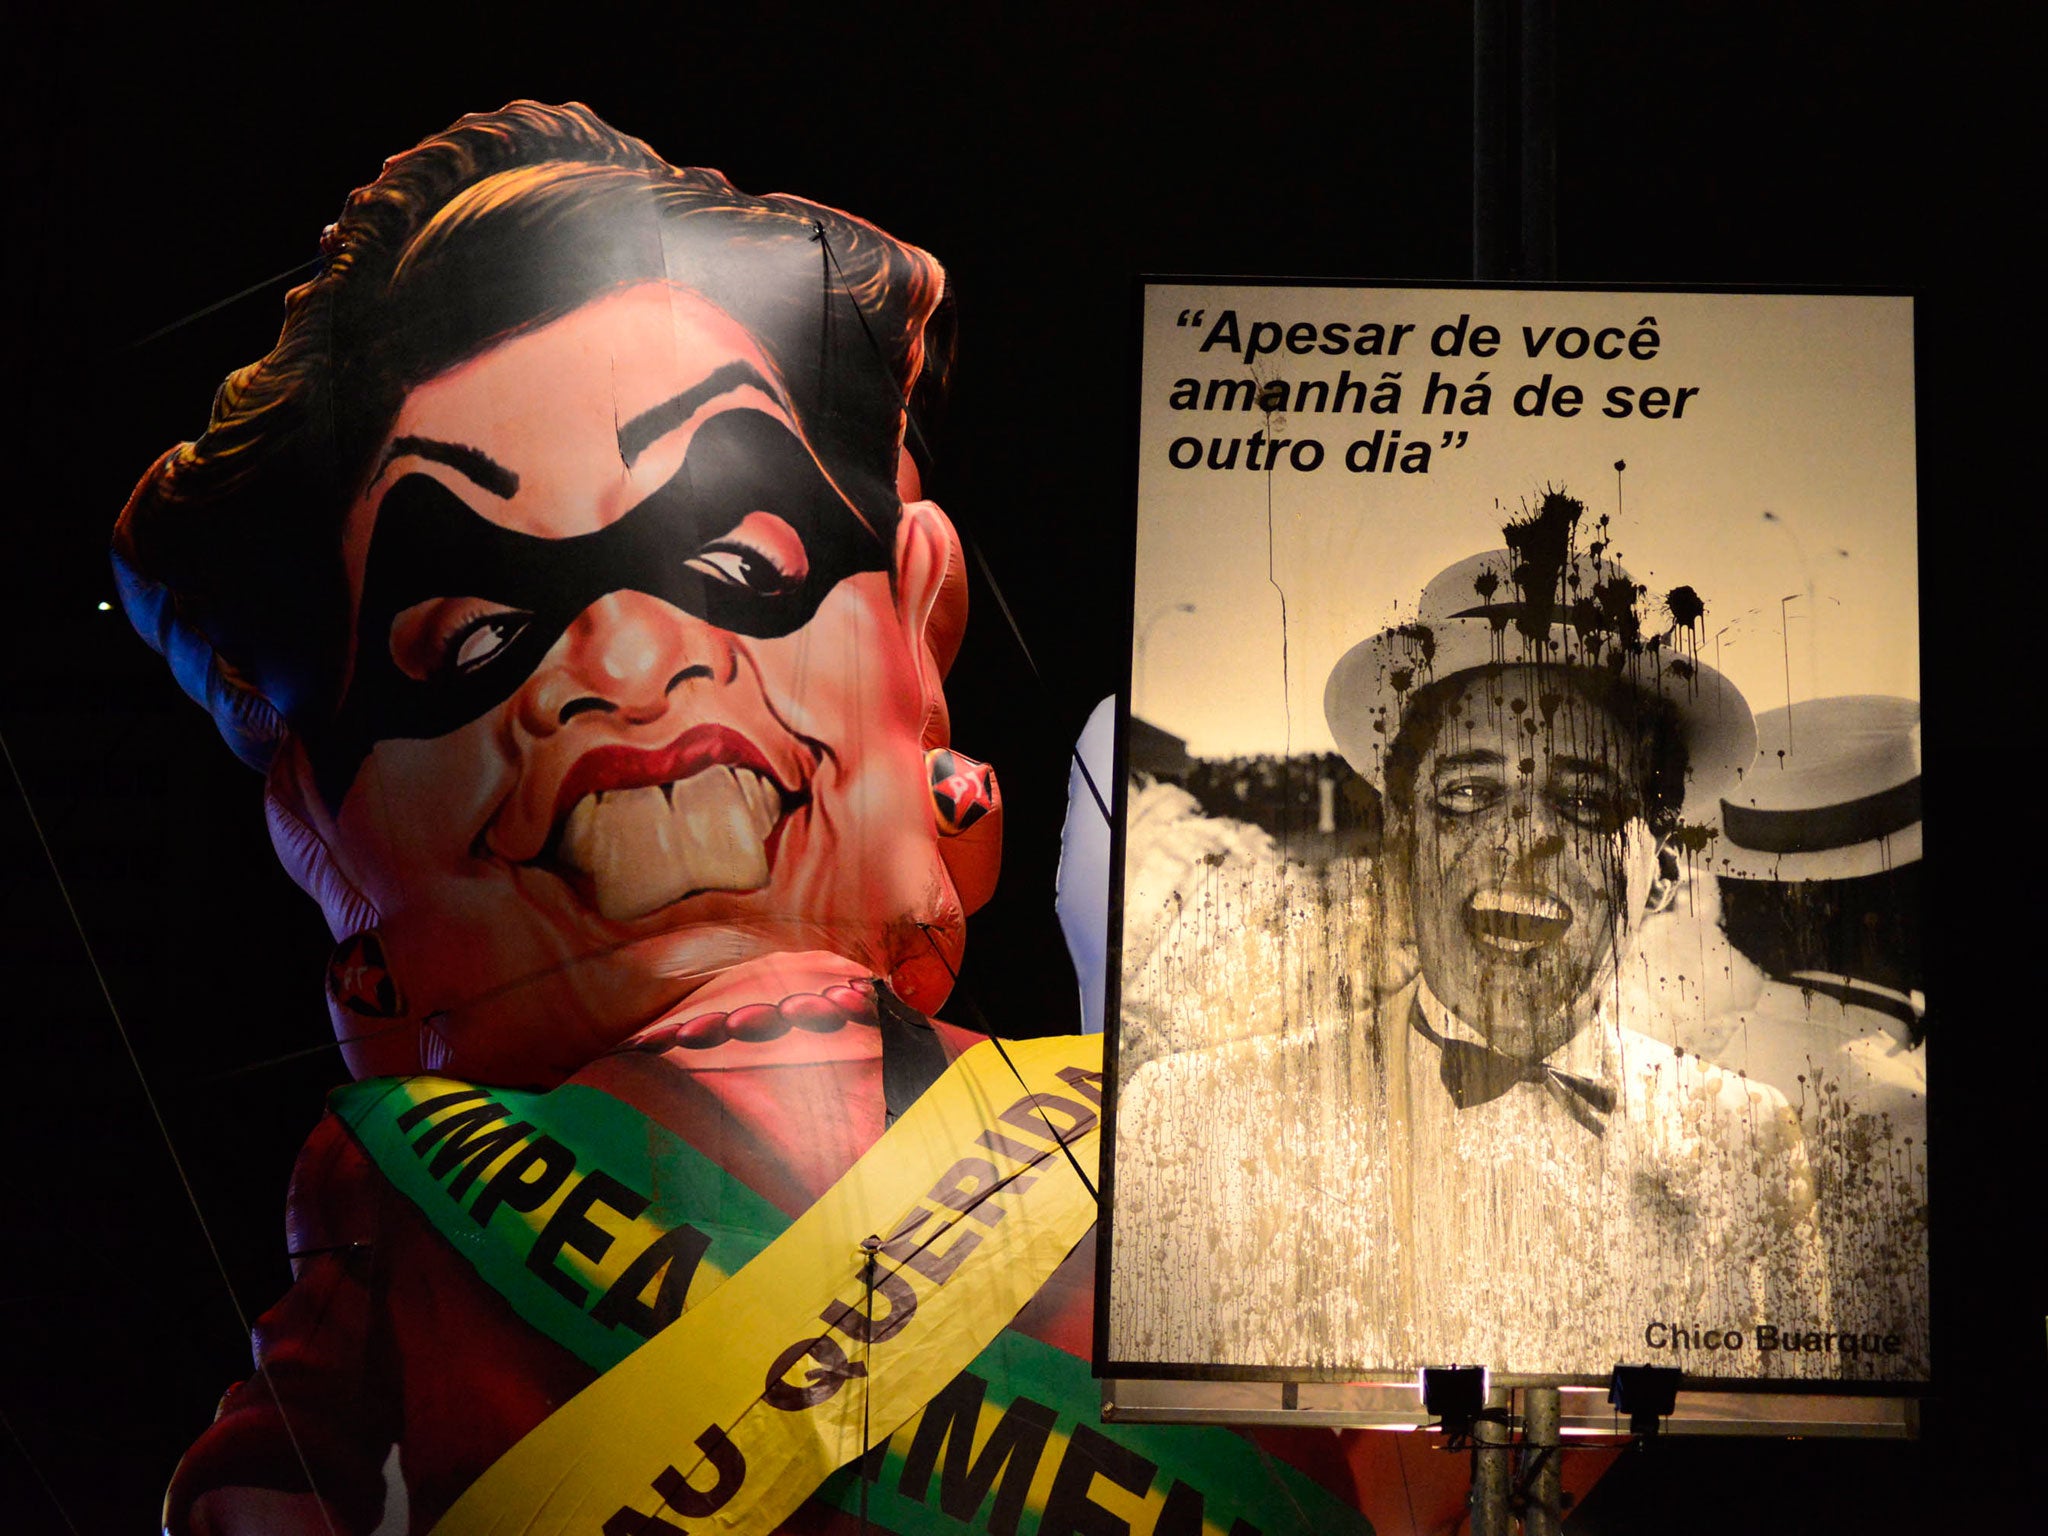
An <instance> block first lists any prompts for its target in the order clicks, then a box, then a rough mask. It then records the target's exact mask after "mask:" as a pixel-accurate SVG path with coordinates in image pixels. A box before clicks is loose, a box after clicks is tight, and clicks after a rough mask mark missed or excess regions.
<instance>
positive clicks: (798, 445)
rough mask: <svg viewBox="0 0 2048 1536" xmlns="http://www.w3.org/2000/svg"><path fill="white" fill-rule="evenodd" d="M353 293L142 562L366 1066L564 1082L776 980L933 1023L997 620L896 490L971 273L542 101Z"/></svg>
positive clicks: (432, 175) (363, 1069) (233, 431)
mask: <svg viewBox="0 0 2048 1536" xmlns="http://www.w3.org/2000/svg"><path fill="white" fill-rule="evenodd" d="M322 252H323V256H324V263H323V269H322V271H321V272H320V275H319V276H317V277H316V278H314V279H313V280H312V281H311V282H309V283H307V284H306V285H305V286H304V287H301V288H299V289H297V290H296V291H295V292H294V293H293V294H292V295H291V296H290V299H289V302H288V308H287V317H286V322H285V327H284V331H283V334H282V335H281V337H280V338H279V341H278V343H277V346H276V348H275V349H274V350H273V351H272V352H271V353H270V354H269V356H267V357H265V358H263V359H262V360H261V361H259V362H257V363H255V364H252V365H251V366H249V367H248V368H245V369H243V370H241V371H240V372H238V373H236V374H235V375H233V376H232V377H231V378H229V380H228V381H227V382H226V384H225V385H223V387H222V389H221V391H220V393H219V395H218V397H217V399H216V401H215V405H214V412H213V418H212V421H211V422H210V424H209V426H208V428H207V431H206V433H205V434H204V435H203V436H202V437H201V438H200V439H199V440H198V441H197V442H196V443H190V444H186V445H184V446H181V447H179V448H177V449H174V450H173V451H172V452H170V453H168V454H166V455H165V456H164V457H163V458H162V459H161V460H160V461H159V462H158V463H157V464H156V465H155V466H154V467H153V468H152V469H151V471H150V472H149V474H148V475H147V476H145V477H144V479H143V481H142V483H141V484H140V486H138V487H137V489H136V491H135V494H134V496H133V497H132V498H131V500H130V502H129V504H128V506H127V508H126V510H125V511H124V512H123V514H122V517H121V521H120V524H119V527H118V529H117V531H116V538H115V564H116V571H117V576H118V577H119V579H120V582H121V585H122V590H123V595H124V600H125V602H126V605H127V607H128V611H129V613H130V615H131V617H132V618H133V619H134V620H135V622H136V624H137V626H138V627H139V628H140V629H142V631H143V632H144V634H145V635H146V636H147V637H149V638H150V639H151V640H152V641H153V643H155V644H156V645H157V646H158V647H159V649H161V650H163V651H164V652H165V654H166V656H167V657H168V658H169V659H170V661H171V663H172V666H173V669H174V671H175V672H176V673H177V674H178V676H179V679H180V681H181V682H182V683H183V685H184V686H185V687H186V689H187V691H189V692H191V693H192V694H193V695H194V696H195V697H196V698H198V699H199V700H200V701H201V702H202V703H204V704H205V705H206V706H207V707H208V708H209V709H210V710H211V712H212V713H213V715H214V718H215V719H216V721H217V722H218V723H219V724H220V727H221V730H222V732H223V734H224V735H225V736H226V737H227V739H228V740H229V742H230V744H231V745H233V746H234V747H235V748H236V750H237V751H238V753H239V754H240V755H241V756H242V757H243V758H244V759H245V760H247V761H249V762H251V763H253V764H256V765H257V766H259V767H262V768H263V769H265V771H266V773H267V784H268V798H269V808H270V817H271V826H272V830H273V837H274V841H275V843H276V846H277V848H278V851H279V853H280V855H281V857H282V858H283V859H284V861H285V863H286V865H287V867H288V868H290V869H291V870H292V872H293V874H294V875H295V877H296V878H297V879H298V880H299V881H300V883H301V884H302V885H303V886H304V887H305V888H306V889H307V890H308V891H309V892H310V893H311V894H312V895H313V896H314V897H315V898H316V899H317V900H318V901H319V902H320V904H321V906H322V908H323V910H324V911H325V913H326V915H327V918H328V922H329V925H330V927H331V928H332V929H333V932H334V934H335V937H336V939H337V940H338V941H339V947H338V949H337V951H336V963H335V965H334V967H333V968H332V974H331V977H330V992H331V994H332V997H331V1002H332V1007H333V1011H334V1014H335V1022H336V1027H337V1031H338V1032H339V1034H340V1036H341V1038H342V1040H343V1042H344V1049H345V1052H346V1054H347V1058H348V1061H349V1064H350V1066H351V1069H352V1070H354V1071H355V1072H356V1073H357V1075H359V1076H362V1075H372V1074H380V1073H394V1072H410V1071H418V1070H422V1069H432V1070H438V1071H450V1072H456V1073H461V1074H464V1075H468V1076H472V1077H475V1078H479V1079H482V1080H488V1081H498V1082H508V1083H521V1082H547V1081H552V1080H555V1079H557V1078H559V1077H561V1076H563V1075H565V1074H567V1073H568V1072H570V1071H573V1070H574V1069H575V1067H577V1066H578V1065H580V1064H581V1063H583V1062H584V1061H587V1060H588V1059H589V1058H590V1057H591V1056H592V1055H594V1054H596V1053H597V1052H599V1051H601V1050H603V1049H605V1048H607V1047H609V1046H611V1045H613V1044H616V1043H617V1042H618V1041H619V1040H620V1039H622V1038H624V1037H625V1036H627V1035H628V1034H630V1033H632V1032H633V1031H634V1030H635V1029H637V1028H638V1027H640V1026H642V1025H644V1024H646V1023H648V1022H650V1021H651V1020H653V1019H654V1018H656V1017H658V1016H659V1015H660V1014H661V1013H662V1012H663V1011H664V1010H667V1009H669V1008H672V1007H673V1006H674V1005H675V1004H676V1003H677V1002H678V1001H679V1000H680V999H681V998H683V997H684V996H686V995H687V994H688V993H689V992H690V991H691V990H693V989H694V988H695V987H696V986H697V985H698V984H699V983H701V982H702V981H703V980H704V979H705V978H706V977H708V976H710V975H712V974H715V973H717V972H720V971H722V970H725V969H727V968H729V967H731V966H734V965H736V964H740V963H743V962H745V961H748V960H750V959H754V958H759V957H762V956H766V955H772V954H777V953H789V952H816V951H825V952H828V953H830V954H832V955H834V956H837V957H840V958H843V959H845V960H846V961H848V962H850V963H851V964H852V965H853V966H855V967H857V968H859V969H861V970H864V971H868V972H872V973H873V974H875V975H877V976H881V977H885V978H888V979H889V980H890V981H891V982H892V983H893V985H894V986H895V987H896V989H897V990H898V991H899V992H901V993H902V994H903V995H905V996H906V997H907V998H908V999H909V1000H910V1001H912V1002H914V1003H916V1004H918V1005H919V1006H921V1007H924V1008H926V1009H928V1010H929V1009H931V1008H934V1007H936V1006H937V1005H938V1003H939V1002H941V1001H942V1000H943V998H944V996H945V993H946V990H947V985H948V980H949V977H950V974H951V972H952V970H953V968H954V966H955V964H956V963H957V959H958V955H959V951H960V949H961V946H962V942H963V932H964V918H965V911H966V909H968V908H969V907H971V906H973V905H976V904H978V903H979V901H980V900H981V899H985V896H986V894H987V888H988V885H989V883H990V882H991V881H992V879H993V861H994V851H995V846H996V843H995V838H996V836H997V832H996V826H995V823H996V818H994V817H988V818H986V824H985V825H982V826H979V827H977V828H976V829H975V831H974V833H973V834H972V835H970V836H968V837H953V838H946V839H942V838H941V836H940V830H941V829H940V826H939V825H938V824H937V823H936V822H935V818H934V814H933V798H932V793H931V781H930V778H929V777H928V773H927V764H926V757H927V753H928V752H932V751H933V750H934V749H938V748H942V747H944V746H945V745H946V744H947V736H948V722H947V715H946V709H945V701H944V697H943V694H942V692H941V689H940V680H941V678H942V676H943V673H944V671H945V669H946V667H947V666H948V664H949V663H950V661H951V659H952V656H953V654H954V651H955V650H956V649H957V646H958V642H959V635H960V630H961V627H962V624H963V623H964V619H965V607H966V605H965V585H964V578H963V571H962V566H961V562H960V558H959V544H958V540H957V538H956V536H955V534H954V532H953V529H952V527H951V526H950V524H949V523H948V522H947V521H946V519H945V517H944V515H943V514H942V513H941V512H940V511H939V509H938V508H937V507H936V506H934V505H932V504H931V503H929V502H925V501H920V500H917V499H916V497H917V489H916V483H917V477H916V472H915V470H914V468H912V467H911V464H910V460H909V458H908V456H907V455H906V454H905V453H904V451H903V436H904V422H905V410H906V404H905V402H906V400H907V399H908V397H909V395H910V393H911V391H912V390H913V388H914V387H915V386H916V385H917V383H918V380H919V376H920V373H921V372H922V370H923V369H924V367H925V361H926V350H927V343H926V332H927V326H928V323H929V322H930V321H931V319H932V317H933V314H934V312H935V310H936V309H937V307H938V305H939V302H940V299H941V297H942V295H943V286H944V283H943V274H942V272H941V270H940V268H939V266H938V264H937V263H936V262H934V261H933V260H932V258H931V257H929V256H927V255H926V254H925V253H924V252H922V251H919V250H917V249H915V248H913V247H911V246H907V245H904V244H902V243H900V242H897V241H895V240H892V239H890V238H889V237H888V236H886V235H884V234H882V233H881V232H880V231H879V230H877V229H875V228H874V227H873V226H871V225H868V224H866V223H863V222H861V221H860V220H857V219H854V218H851V217H849V216H847V215H845V214H842V213H838V212H836V211H834V210H831V209H828V208H824V207H820V206H818V205H815V204H812V203H808V202H804V201H801V200H799V199H796V198H791V197H785V196H773V197H749V196H746V195H744V194H742V193H740V192H738V191H736V190H735V189H734V188H733V187H732V186H731V184H730V183H728V182H727V181H726V180H725V179H724V177H722V176H720V175H719V174H718V173H716V172H714V171H705V170H684V169H677V168H675V167H672V166H670V165H668V164H666V163H665V162H663V161H662V160H661V159H659V158H658V157H657V156H655V155H654V154H653V153H652V152H651V151H650V150H649V149H648V148H647V147H646V146H645V145H643V144H641V143H639V142H638V141H637V140H633V139H630V138H626V137H624V136H622V135H620V134H618V133H616V132H614V131H613V130H611V129H610V128H608V127H607V126H606V125H605V124H603V123H602V122H600V121H599V120H598V119H597V118H596V117H594V116H593V115H592V114H591V113H589V112H588V111H587V110H586V109H584V108H582V107H579V106H567V107H560V108H555V107H543V106H539V105H535V104H532V103H517V104H515V105H513V106H511V107H508V108H506V109H505V110H504V111H503V112H499V113H494V114H488V115H480V116H473V117H468V118H464V119H463V120H462V121H461V122H459V123H457V124H456V125H455V126H454V127H453V128H451V129H450V130H449V131H448V132H446V133H444V134H441V135H439V136H437V137H436V138H433V139H430V140H428V141H426V142H425V143H423V144H421V145H420V146H418V147H417V148H415V149H413V150H411V151H409V152H407V153H406V154H403V155H400V156H398V157H396V158H394V159H393V160H391V161H389V162H387V164H386V165H385V168H384V172H383V174H382V175H381V176H380V177H379V178H378V179H377V181H376V182H375V183H373V184H372V185H371V186H368V187H366V188H363V189H362V190H360V191H358V192H357V193H356V194H355V195H354V196H353V197H351V198H350V200H349V202H348V204H347V207H346V208H345V210H344V212H343V214H342V217H341V219H340V221H339V222H338V223H337V224H335V225H334V226H333V227H332V228H331V229H329V230H328V231H327V232H326V234H325V236H324V237H323V241H322ZM906 498H907V499H906ZM942 761H943V759H942ZM948 766H950V765H948ZM948 830H951V828H948ZM956 876H957V878H956Z"/></svg>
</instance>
